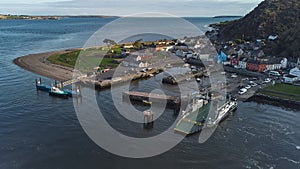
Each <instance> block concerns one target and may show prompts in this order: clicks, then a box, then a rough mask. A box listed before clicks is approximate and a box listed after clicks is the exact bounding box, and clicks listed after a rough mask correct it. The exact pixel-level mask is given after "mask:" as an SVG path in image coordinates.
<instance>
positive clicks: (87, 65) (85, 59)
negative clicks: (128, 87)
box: [48, 48, 118, 71]
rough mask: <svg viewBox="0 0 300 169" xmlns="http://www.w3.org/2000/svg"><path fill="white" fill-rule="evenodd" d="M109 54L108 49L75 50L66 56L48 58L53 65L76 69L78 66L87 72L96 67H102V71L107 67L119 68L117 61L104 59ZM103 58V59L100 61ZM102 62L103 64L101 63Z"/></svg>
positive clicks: (65, 54) (58, 55) (59, 55)
mask: <svg viewBox="0 0 300 169" xmlns="http://www.w3.org/2000/svg"><path fill="white" fill-rule="evenodd" d="M106 52H107V49H102V48H101V49H86V50H84V51H83V50H75V51H70V52H67V53H64V54H57V55H52V56H50V57H49V58H48V61H50V62H51V63H53V64H58V65H62V66H67V67H71V68H74V67H75V64H77V65H76V66H78V67H80V68H84V69H86V70H89V71H90V70H92V69H93V68H95V67H98V66H99V67H100V69H103V68H106V67H108V66H109V67H112V68H115V67H117V66H118V64H117V63H116V62H114V60H115V59H113V58H103V55H104V54H105V53H106ZM79 56H80V59H79ZM100 58H102V59H100ZM100 61H101V62H100Z"/></svg>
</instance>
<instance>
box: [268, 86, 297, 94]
mask: <svg viewBox="0 0 300 169" xmlns="http://www.w3.org/2000/svg"><path fill="white" fill-rule="evenodd" d="M266 89H267V90H273V91H277V92H284V93H287V94H297V95H300V86H293V85H288V84H277V85H274V86H269V87H267V88H266Z"/></svg>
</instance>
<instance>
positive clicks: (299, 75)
mask: <svg viewBox="0 0 300 169" xmlns="http://www.w3.org/2000/svg"><path fill="white" fill-rule="evenodd" d="M290 75H294V76H297V78H298V80H300V70H299V68H298V67H295V68H294V69H291V70H290Z"/></svg>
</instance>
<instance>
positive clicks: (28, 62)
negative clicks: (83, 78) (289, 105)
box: [13, 48, 79, 81]
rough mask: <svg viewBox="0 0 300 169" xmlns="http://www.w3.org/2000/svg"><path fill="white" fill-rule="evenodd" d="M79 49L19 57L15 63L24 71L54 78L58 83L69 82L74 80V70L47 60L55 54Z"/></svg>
mask: <svg viewBox="0 0 300 169" xmlns="http://www.w3.org/2000/svg"><path fill="white" fill-rule="evenodd" d="M77 49H79V48H74V49H65V50H59V51H52V52H44V53H37V54H29V55H26V56H21V57H18V58H16V59H14V60H13V62H14V64H16V65H18V66H19V67H21V68H22V69H24V70H27V71H30V72H32V73H35V74H38V75H41V76H45V77H48V78H52V79H54V80H58V81H67V80H70V79H72V77H73V70H74V69H73V68H70V67H66V66H61V65H56V64H52V63H50V62H49V61H48V60H47V58H48V57H50V56H52V55H55V54H63V53H67V52H70V51H72V50H77Z"/></svg>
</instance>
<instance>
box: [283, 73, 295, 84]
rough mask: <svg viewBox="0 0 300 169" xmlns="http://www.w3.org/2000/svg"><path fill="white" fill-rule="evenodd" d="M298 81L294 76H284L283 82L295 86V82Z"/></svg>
mask: <svg viewBox="0 0 300 169" xmlns="http://www.w3.org/2000/svg"><path fill="white" fill-rule="evenodd" d="M297 80H298V77H297V76H294V75H285V76H283V82H284V83H290V84H293V83H294V82H296V81H297Z"/></svg>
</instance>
